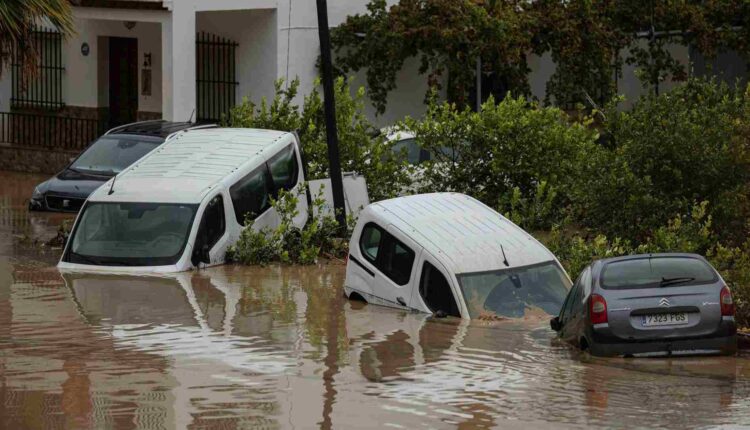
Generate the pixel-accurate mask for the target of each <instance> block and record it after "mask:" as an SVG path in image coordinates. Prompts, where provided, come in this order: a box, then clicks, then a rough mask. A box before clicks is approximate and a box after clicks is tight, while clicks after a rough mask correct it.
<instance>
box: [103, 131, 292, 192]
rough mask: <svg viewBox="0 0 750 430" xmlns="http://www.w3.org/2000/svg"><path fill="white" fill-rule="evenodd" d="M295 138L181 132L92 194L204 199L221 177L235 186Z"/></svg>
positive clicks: (262, 133)
mask: <svg viewBox="0 0 750 430" xmlns="http://www.w3.org/2000/svg"><path fill="white" fill-rule="evenodd" d="M293 141H294V135H293V134H291V133H287V132H282V131H273V130H259V129H251V128H211V129H200V130H187V131H183V132H180V133H178V134H177V135H176V136H174V137H172V138H170V139H169V140H167V141H166V142H165V143H164V144H162V145H161V146H159V147H158V148H156V149H155V150H153V151H152V152H150V153H149V154H147V155H146V156H144V157H143V158H141V159H140V160H139V161H137V162H136V163H134V164H133V165H132V166H130V167H128V168H127V169H125V170H123V171H122V172H120V174H118V175H117V177H116V179H115V185H114V192H113V193H112V194H109V189H110V186H111V185H112V180H110V181H108V182H107V183H106V184H104V185H102V186H101V187H99V188H98V189H97V190H96V191H95V192H94V193H93V194H92V195H91V196H90V197H89V200H90V201H97V202H109V201H111V202H155V203H187V204H191V203H200V202H201V201H202V200H203V198H204V197H205V195H206V193H207V192H208V191H209V190H211V189H212V188H213V187H215V186H216V185H217V184H219V183H220V182H222V181H224V182H225V185H226V186H231V185H232V184H234V183H235V182H236V181H237V180H238V179H240V178H242V177H243V176H245V175H246V174H247V173H248V172H249V170H248V169H243V168H244V167H246V166H247V165H251V166H253V167H254V166H255V165H256V164H259V163H258V161H259V160H258V158H260V159H265V158H266V157H267V155H268V154H269V153H273V152H274V151H275V150H276V149H277V148H282V147H284V146H286V145H288V144H289V143H291V142H293Z"/></svg>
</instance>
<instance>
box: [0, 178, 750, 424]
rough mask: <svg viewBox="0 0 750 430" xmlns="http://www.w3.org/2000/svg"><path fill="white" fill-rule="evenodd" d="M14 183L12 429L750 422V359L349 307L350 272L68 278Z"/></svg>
mask: <svg viewBox="0 0 750 430" xmlns="http://www.w3.org/2000/svg"><path fill="white" fill-rule="evenodd" d="M40 179H43V178H40V177H38V176H31V175H19V174H10V173H2V172H0V427H1V428H9V429H10V428H12V429H17V428H77V429H79V428H81V429H86V428H97V429H98V428H117V429H119V428H122V429H130V428H144V429H161V428H179V429H182V428H221V429H234V428H270V429H274V428H325V429H328V428H386V427H388V428H408V429H416V428H456V427H458V428H466V429H469V428H494V427H501V428H544V427H554V428H559V427H586V426H603V427H624V426H627V427H632V426H638V427H670V428H695V427H714V426H722V425H729V426H732V425H737V424H740V425H742V424H744V425H750V357H748V356H747V355H740V356H738V357H710V358H680V359H594V358H591V357H589V356H586V355H582V354H580V353H577V352H575V351H573V350H571V349H569V348H568V347H566V346H564V345H559V344H557V343H556V342H554V341H553V336H552V332H551V331H550V330H549V329H548V328H547V321H546V319H531V320H525V321H516V322H513V321H511V322H507V321H506V322H481V321H479V322H472V323H468V322H467V321H460V320H457V319H450V318H448V319H442V320H440V319H431V318H430V317H428V316H426V315H421V314H412V313H405V312H400V311H395V310H391V309H385V308H379V307H375V306H368V305H363V304H360V303H354V302H348V301H347V300H345V299H344V298H343V297H342V290H341V285H342V282H343V277H344V268H343V266H341V265H324V266H319V267H306V268H289V267H268V268H244V267H233V266H225V267H219V268H214V269H211V270H205V271H201V272H197V273H184V274H179V275H177V276H172V277H135V276H105V275H83V274H76V275H68V274H66V275H61V274H60V273H59V272H58V271H57V270H56V269H55V268H54V264H55V259H56V258H57V254H58V253H59V251H58V250H40V249H39V247H34V246H30V245H28V244H27V242H28V241H26V240H23V237H24V236H32V237H34V236H36V237H43V236H45V235H46V236H50V237H51V236H53V235H54V232H55V229H56V226H57V224H58V223H59V222H60V220H61V219H63V218H66V216H60V215H49V214H32V215H29V214H28V213H27V212H26V210H25V199H26V198H27V197H28V196H29V195H30V193H31V190H32V188H33V185H34V184H35V183H36V182H37V181H38V180H40Z"/></svg>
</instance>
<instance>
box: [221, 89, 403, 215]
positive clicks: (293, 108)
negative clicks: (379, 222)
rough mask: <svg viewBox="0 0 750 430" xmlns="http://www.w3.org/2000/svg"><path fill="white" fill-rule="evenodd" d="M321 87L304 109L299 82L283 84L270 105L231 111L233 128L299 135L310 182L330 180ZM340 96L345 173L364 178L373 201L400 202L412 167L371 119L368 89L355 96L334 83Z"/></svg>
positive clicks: (246, 102)
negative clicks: (366, 110) (366, 102)
mask: <svg viewBox="0 0 750 430" xmlns="http://www.w3.org/2000/svg"><path fill="white" fill-rule="evenodd" d="M318 86H319V83H318V82H316V84H315V89H313V91H312V92H311V93H310V94H308V95H307V96H305V98H304V102H303V105H302V107H300V106H298V105H296V104H295V102H294V100H295V98H296V97H297V90H298V87H299V81H298V80H294V81H292V82H290V83H289V86H288V88H286V89H284V88H283V81H282V80H279V81H277V82H276V94H275V96H274V98H273V100H272V101H271V102H270V103H269V102H268V101H267V100H266V99H263V100H262V101H261V103H260V105H259V106H258V105H256V104H254V103H253V102H251V101H250V100H249V99H247V98H244V99H243V101H242V103H241V104H240V105H238V106H236V107H234V108H233V109H232V110H231V112H230V114H229V118H228V119H227V123H228V125H230V126H232V127H251V128H265V129H272V130H281V131H296V132H297V133H298V135H299V138H300V142H301V144H302V151H303V154H304V159H305V162H306V164H307V175H308V178H307V179H308V180H309V179H321V178H325V177H329V173H328V144H327V141H326V127H325V117H324V108H323V99H322V98H321V95H320V93H319V92H318V90H317V88H318ZM334 96H335V100H336V121H337V131H338V139H339V155H340V160H341V169H342V171H344V172H357V173H359V174H361V175H362V176H364V177H365V179H366V181H367V189H368V193H369V195H370V199H371V200H373V201H377V200H382V199H385V198H389V197H394V196H395V195H396V194H397V193H398V192H399V191H401V190H402V189H404V188H405V187H407V186H408V185H409V184H410V182H411V179H410V178H411V177H410V176H409V167H408V165H407V164H406V162H405V159H404V158H402V157H399V156H397V155H396V154H394V153H393V152H392V150H391V147H392V143H389V142H387V141H386V140H385V137H384V136H381V135H379V133H378V132H377V130H376V129H375V128H374V127H373V125H372V124H371V123H370V122H369V121H368V120H367V118H366V116H365V114H364V96H365V93H364V88H359V89H358V90H357V91H356V92H355V93H354V95H352V93H351V91H350V89H349V85H347V81H345V80H344V79H343V78H339V79H337V80H336V81H335V83H334Z"/></svg>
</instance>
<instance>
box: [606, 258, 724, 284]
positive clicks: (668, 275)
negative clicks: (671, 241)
mask: <svg viewBox="0 0 750 430" xmlns="http://www.w3.org/2000/svg"><path fill="white" fill-rule="evenodd" d="M716 280H717V278H716V273H715V272H714V270H713V269H712V268H711V266H709V265H708V263H706V262H705V261H703V260H700V259H698V258H692V257H646V258H638V259H631V260H621V261H614V262H611V263H608V264H607V265H606V266H604V270H603V272H602V278H601V284H602V288H605V289H612V290H625V289H631V288H657V287H677V286H684V285H695V284H706V283H713V282H716Z"/></svg>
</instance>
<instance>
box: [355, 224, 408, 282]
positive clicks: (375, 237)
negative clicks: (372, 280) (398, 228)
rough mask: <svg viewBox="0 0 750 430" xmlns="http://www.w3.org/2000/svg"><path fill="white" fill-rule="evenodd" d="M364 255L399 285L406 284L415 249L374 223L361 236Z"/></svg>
mask: <svg viewBox="0 0 750 430" xmlns="http://www.w3.org/2000/svg"><path fill="white" fill-rule="evenodd" d="M359 249H360V251H361V252H362V256H363V257H364V258H365V259H366V260H368V261H369V262H370V263H372V264H373V265H375V267H376V268H377V269H378V270H379V271H380V272H382V273H383V274H384V275H385V276H387V277H388V278H390V279H391V280H392V281H393V282H395V283H396V284H398V285H406V283H407V282H409V279H410V278H411V270H412V267H413V266H414V257H415V254H414V251H413V250H412V249H411V248H409V247H408V246H406V245H404V244H403V243H401V241H399V240H398V239H396V238H395V237H393V235H391V234H390V233H387V232H386V231H384V230H383V229H382V228H381V227H379V226H378V225H376V224H374V223H369V224H366V225H365V227H364V228H363V229H362V235H361V236H360V238H359Z"/></svg>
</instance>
